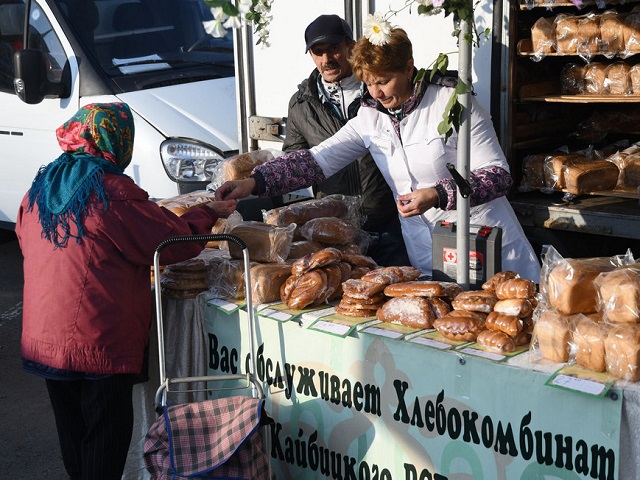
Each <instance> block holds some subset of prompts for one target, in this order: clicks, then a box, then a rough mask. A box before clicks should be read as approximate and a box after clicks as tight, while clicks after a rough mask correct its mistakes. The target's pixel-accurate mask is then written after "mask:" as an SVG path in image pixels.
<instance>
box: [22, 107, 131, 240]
mask: <svg viewBox="0 0 640 480" xmlns="http://www.w3.org/2000/svg"><path fill="white" fill-rule="evenodd" d="M56 136H57V138H58V143H59V144H60V147H61V148H62V150H63V151H64V153H63V154H62V155H60V157H58V158H57V159H56V160H54V161H53V162H51V163H50V164H49V165H45V166H43V167H41V168H40V171H39V172H38V174H37V175H36V178H35V180H34V181H33V184H32V185H31V190H30V191H29V209H32V208H33V205H34V203H36V204H37V205H38V211H39V220H40V224H41V225H42V237H43V238H46V239H47V240H49V241H50V242H52V243H53V244H54V245H55V246H56V247H65V246H66V244H67V241H68V239H69V237H74V238H76V242H80V241H81V239H82V238H83V237H84V235H85V232H84V217H86V216H87V215H90V214H91V202H92V201H93V198H92V196H93V195H95V200H96V202H97V204H100V203H102V204H103V205H104V208H105V210H106V209H108V208H109V199H108V197H107V193H106V192H105V190H104V174H105V172H108V173H113V174H117V175H124V169H125V168H126V167H127V166H128V165H129V163H131V157H132V155H133V136H134V124H133V115H132V114H131V110H129V107H128V106H127V105H126V104H124V103H94V104H89V105H86V106H84V107H82V108H80V110H78V112H77V113H76V114H75V115H74V116H73V117H71V118H70V119H69V120H68V121H67V122H65V124H64V125H62V126H61V127H59V128H58V129H57V130H56ZM71 224H73V225H75V226H76V228H77V234H76V235H74V234H72V233H71V229H70V227H71Z"/></svg>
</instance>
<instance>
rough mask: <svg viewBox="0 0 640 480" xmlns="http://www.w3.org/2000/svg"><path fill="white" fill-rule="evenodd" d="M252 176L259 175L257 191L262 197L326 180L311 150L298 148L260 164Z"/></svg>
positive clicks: (291, 190)
mask: <svg viewBox="0 0 640 480" xmlns="http://www.w3.org/2000/svg"><path fill="white" fill-rule="evenodd" d="M252 176H254V177H257V178H256V186H257V189H256V192H255V193H256V194H257V195H259V196H261V197H272V196H275V195H281V194H283V193H289V192H293V191H294V190H299V189H301V188H306V187H310V186H311V185H315V184H316V183H319V182H322V181H324V180H326V177H325V175H324V173H323V172H322V169H321V168H320V166H319V165H318V163H317V162H316V161H315V159H314V158H313V155H312V154H311V152H310V151H309V150H296V151H295V152H291V153H288V154H286V155H282V156H280V157H277V158H275V159H274V160H272V161H270V162H267V163H263V164H262V165H258V166H257V167H256V168H255V169H254V170H253V172H252ZM260 177H261V178H260Z"/></svg>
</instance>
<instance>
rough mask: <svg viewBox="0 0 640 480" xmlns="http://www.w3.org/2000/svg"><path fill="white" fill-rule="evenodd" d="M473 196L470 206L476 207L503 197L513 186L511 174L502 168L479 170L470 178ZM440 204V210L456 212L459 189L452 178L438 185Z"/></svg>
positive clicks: (470, 198) (472, 173) (439, 182)
mask: <svg viewBox="0 0 640 480" xmlns="http://www.w3.org/2000/svg"><path fill="white" fill-rule="evenodd" d="M469 185H471V195H470V196H469V205H470V206H471V207H475V206H476V205H482V204H483V203H487V202H489V201H491V200H493V199H495V198H498V197H503V196H505V195H506V194H507V193H508V192H509V189H510V188H511V186H512V185H513V178H512V177H511V174H510V173H509V172H507V171H506V170H505V169H503V168H501V167H490V168H484V169H478V170H474V171H472V172H471V174H470V176H469ZM435 188H436V190H437V191H438V197H439V200H440V203H439V205H438V208H440V209H442V210H455V209H456V206H457V195H456V194H457V191H458V189H457V187H456V184H455V182H454V181H453V180H452V179H450V178H443V179H442V180H439V181H438V183H437V184H436V187H435Z"/></svg>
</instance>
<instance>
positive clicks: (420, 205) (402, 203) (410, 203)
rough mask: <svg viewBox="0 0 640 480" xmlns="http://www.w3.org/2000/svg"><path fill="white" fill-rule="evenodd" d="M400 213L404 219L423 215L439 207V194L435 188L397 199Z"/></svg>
mask: <svg viewBox="0 0 640 480" xmlns="http://www.w3.org/2000/svg"><path fill="white" fill-rule="evenodd" d="M396 200H397V205H398V212H400V215H402V217H404V218H406V217H413V216H415V215H421V214H423V213H424V212H426V211H427V210H429V209H430V208H433V207H435V206H436V205H438V201H439V199H438V192H437V190H436V189H435V188H421V189H420V190H415V191H413V192H410V193H407V194H405V195H398V197H397V198H396Z"/></svg>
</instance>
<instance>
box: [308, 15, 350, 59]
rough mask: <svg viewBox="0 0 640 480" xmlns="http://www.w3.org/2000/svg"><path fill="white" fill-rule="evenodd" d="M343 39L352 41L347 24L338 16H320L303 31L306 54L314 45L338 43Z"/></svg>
mask: <svg viewBox="0 0 640 480" xmlns="http://www.w3.org/2000/svg"><path fill="white" fill-rule="evenodd" d="M345 38H347V39H349V40H353V32H352V31H351V27H350V26H349V24H348V23H347V22H346V21H345V20H343V19H342V18H340V17H339V16H338V15H320V16H319V17H318V18H316V19H315V20H314V21H313V22H311V23H310V24H309V26H308V27H307V29H306V30H305V31H304V41H305V42H306V43H307V48H306V50H305V52H308V51H309V49H310V48H311V47H313V46H314V45H315V44H316V43H334V44H335V43H340V42H341V41H343V40H344V39H345Z"/></svg>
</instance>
